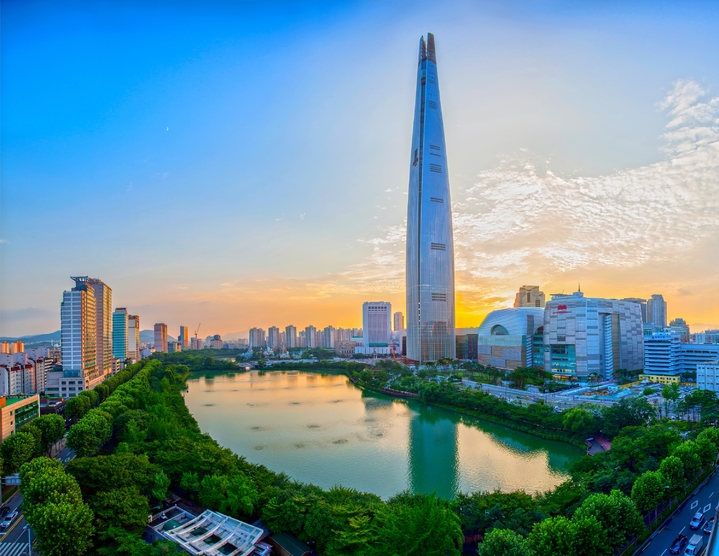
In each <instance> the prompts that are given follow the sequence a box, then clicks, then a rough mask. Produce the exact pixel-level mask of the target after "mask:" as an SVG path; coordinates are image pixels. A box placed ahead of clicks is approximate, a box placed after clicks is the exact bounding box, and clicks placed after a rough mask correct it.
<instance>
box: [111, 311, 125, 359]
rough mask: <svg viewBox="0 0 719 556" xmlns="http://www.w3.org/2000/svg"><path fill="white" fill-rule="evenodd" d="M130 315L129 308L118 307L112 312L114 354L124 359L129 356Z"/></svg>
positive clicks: (117, 357) (116, 357)
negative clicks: (128, 313)
mask: <svg viewBox="0 0 719 556" xmlns="http://www.w3.org/2000/svg"><path fill="white" fill-rule="evenodd" d="M128 333H129V328H128V315H127V309H125V308H124V307H118V308H117V309H115V312H114V313H113V314H112V356H113V357H114V358H115V359H119V360H120V361H124V360H125V359H127V357H128V351H129V338H128Z"/></svg>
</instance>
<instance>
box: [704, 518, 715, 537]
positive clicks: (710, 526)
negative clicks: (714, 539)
mask: <svg viewBox="0 0 719 556" xmlns="http://www.w3.org/2000/svg"><path fill="white" fill-rule="evenodd" d="M712 529H714V518H713V517H710V518H709V521H707V524H706V525H705V526H704V532H705V533H706V534H707V535H710V534H711V532H712Z"/></svg>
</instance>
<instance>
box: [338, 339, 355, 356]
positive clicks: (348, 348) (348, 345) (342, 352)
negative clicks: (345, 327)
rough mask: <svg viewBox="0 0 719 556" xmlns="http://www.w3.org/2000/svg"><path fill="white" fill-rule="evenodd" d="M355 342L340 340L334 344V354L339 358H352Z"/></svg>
mask: <svg viewBox="0 0 719 556" xmlns="http://www.w3.org/2000/svg"><path fill="white" fill-rule="evenodd" d="M356 347H357V342H351V341H347V340H342V341H340V342H336V343H335V353H336V354H337V355H339V356H340V357H352V356H353V355H354V354H355V348H356Z"/></svg>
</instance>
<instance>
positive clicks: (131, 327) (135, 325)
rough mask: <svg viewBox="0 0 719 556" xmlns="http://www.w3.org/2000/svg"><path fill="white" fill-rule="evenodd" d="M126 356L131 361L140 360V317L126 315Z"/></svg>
mask: <svg viewBox="0 0 719 556" xmlns="http://www.w3.org/2000/svg"><path fill="white" fill-rule="evenodd" d="M127 356H128V357H129V358H130V359H132V360H133V361H135V362H137V361H139V360H140V317H138V316H137V315H127Z"/></svg>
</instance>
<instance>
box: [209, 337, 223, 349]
mask: <svg viewBox="0 0 719 556" xmlns="http://www.w3.org/2000/svg"><path fill="white" fill-rule="evenodd" d="M222 345H223V344H222V336H220V335H219V334H215V335H214V336H212V340H210V348H212V349H222Z"/></svg>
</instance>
